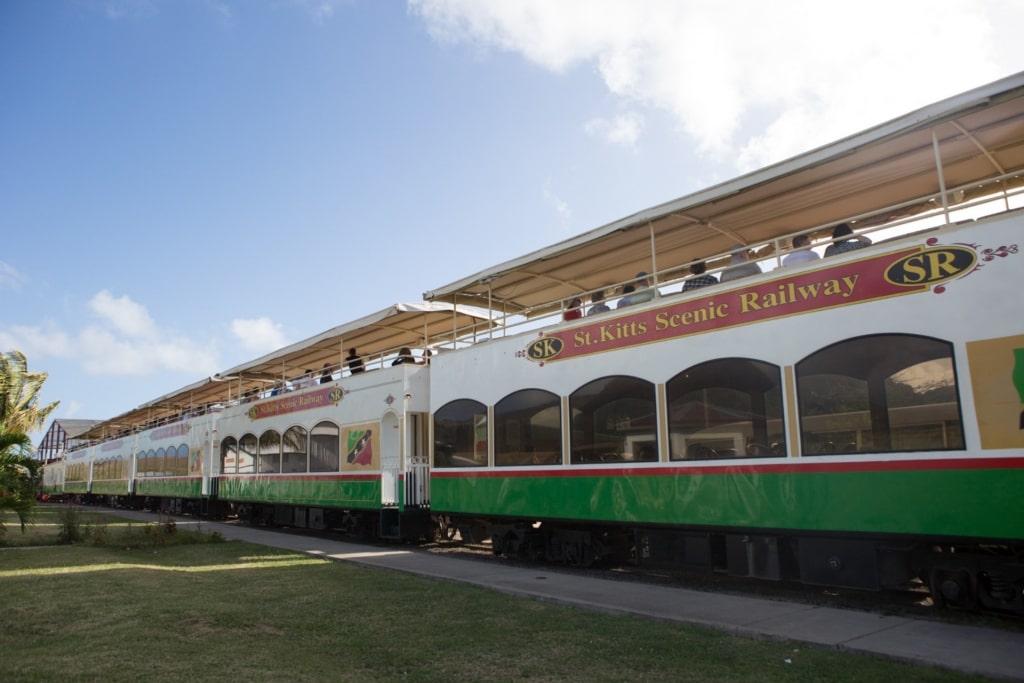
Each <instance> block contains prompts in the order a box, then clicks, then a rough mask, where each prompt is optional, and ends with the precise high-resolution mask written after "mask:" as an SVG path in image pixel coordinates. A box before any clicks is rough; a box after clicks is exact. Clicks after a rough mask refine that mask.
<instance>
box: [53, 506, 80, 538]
mask: <svg viewBox="0 0 1024 683" xmlns="http://www.w3.org/2000/svg"><path fill="white" fill-rule="evenodd" d="M57 519H58V520H59V522H60V531H59V532H58V533H57V542H58V543H62V544H65V545H66V544H69V543H77V542H78V541H81V540H82V539H83V538H84V537H85V530H84V529H83V525H82V512H81V510H79V509H78V508H76V507H75V506H74V505H68V506H67V507H65V508H64V509H62V510H61V511H60V513H59V514H58V516H57Z"/></svg>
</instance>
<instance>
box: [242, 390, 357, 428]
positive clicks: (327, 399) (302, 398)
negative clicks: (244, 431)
mask: <svg viewBox="0 0 1024 683" xmlns="http://www.w3.org/2000/svg"><path fill="white" fill-rule="evenodd" d="M344 397H345V391H344V390H343V389H342V388H341V387H328V388H326V389H319V390H317V391H311V392H307V393H294V394H287V395H285V396H282V397H281V398H275V399H274V400H272V401H264V402H262V403H257V404H256V405H254V406H253V407H252V408H249V419H251V420H260V419H262V418H265V417H274V416H275V415H285V414H287V413H295V412H298V411H300V410H313V409H314V408H323V407H324V406H327V405H337V404H338V403H339V402H340V401H341V399H343V398H344Z"/></svg>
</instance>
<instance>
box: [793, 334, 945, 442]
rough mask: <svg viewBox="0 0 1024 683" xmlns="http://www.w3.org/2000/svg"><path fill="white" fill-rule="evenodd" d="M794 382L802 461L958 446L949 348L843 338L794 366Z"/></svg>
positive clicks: (910, 340)
mask: <svg viewBox="0 0 1024 683" xmlns="http://www.w3.org/2000/svg"><path fill="white" fill-rule="evenodd" d="M796 379H797V391H798V394H799V403H800V439H801V444H802V448H803V452H804V454H806V455H816V454H831V453H852V452H858V453H889V452H893V451H920V450H962V449H963V448H964V437H963V423H962V421H961V417H960V400H959V394H958V392H957V382H956V368H955V367H954V365H953V348H952V344H950V343H949V342H945V341H942V340H939V339H932V338H929V337H918V336H913V335H905V334H880V335H873V336H869V337H858V338H856V339H849V340H847V341H843V342H839V343H838V344H833V345H832V346H829V347H826V348H824V349H822V350H820V351H818V352H817V353H815V354H813V355H811V356H808V357H807V358H805V359H804V360H803V361H801V362H800V363H799V364H797V366H796Z"/></svg>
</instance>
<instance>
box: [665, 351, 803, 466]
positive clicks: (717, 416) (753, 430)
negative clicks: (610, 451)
mask: <svg viewBox="0 0 1024 683" xmlns="http://www.w3.org/2000/svg"><path fill="white" fill-rule="evenodd" d="M665 391H666V397H667V399H668V433H669V441H670V444H671V445H670V448H671V451H670V457H671V458H672V460H709V459H712V458H734V457H738V458H747V457H764V456H772V455H776V456H780V455H785V454H786V446H785V444H786V434H785V425H784V422H783V419H782V372H781V371H780V369H779V367H778V366H776V365H772V364H771V363H764V362H762V361H757V360H751V359H749V358H721V359H717V360H712V361H708V362H706V363H700V364H699V365H694V366H693V367H691V368H688V369H686V370H684V371H683V372H680V373H679V374H678V375H676V376H675V377H673V378H672V379H670V380H669V381H668V383H667V384H666V385H665Z"/></svg>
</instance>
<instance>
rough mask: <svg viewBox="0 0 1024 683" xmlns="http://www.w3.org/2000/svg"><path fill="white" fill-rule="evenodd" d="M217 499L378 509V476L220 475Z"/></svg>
mask: <svg viewBox="0 0 1024 683" xmlns="http://www.w3.org/2000/svg"><path fill="white" fill-rule="evenodd" d="M219 487H220V488H219V492H218V497H219V498H220V499H221V500H237V501H247V502H257V503H274V504H279V505H308V506H313V507H341V508H363V509H373V510H376V509H379V508H380V507H381V505H380V479H379V478H377V479H358V480H355V479H353V480H348V479H329V480H324V479H285V478H282V477H274V476H260V475H253V476H251V477H224V478H221V479H220V482H219Z"/></svg>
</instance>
